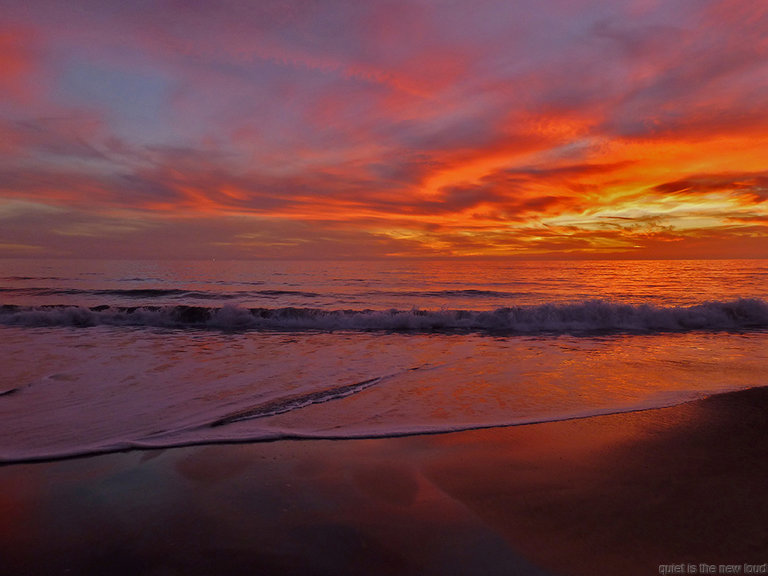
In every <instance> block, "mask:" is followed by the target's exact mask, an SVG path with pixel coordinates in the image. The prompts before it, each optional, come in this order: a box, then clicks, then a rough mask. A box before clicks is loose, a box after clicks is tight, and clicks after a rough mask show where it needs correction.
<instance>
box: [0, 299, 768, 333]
mask: <svg viewBox="0 0 768 576" xmlns="http://www.w3.org/2000/svg"><path fill="white" fill-rule="evenodd" d="M0 324H2V325H7V326H79V327H87V326H146V327H161V328H197V329H219V330H289V331H294V330H315V331H395V332H489V333H511V334H515V333H522V334H531V333H567V332H611V331H630V332H657V331H689V330H755V329H765V328H768V302H765V301H764V300H760V299H756V298H742V299H738V300H732V301H724V302H721V301H715V302H705V303H702V304H696V305H692V306H670V307H662V306H655V305H650V304H639V305H633V304H620V303H614V302H607V301H602V300H590V301H585V302H578V303H570V304H539V305H530V306H514V307H507V308H498V309H496V310H492V311H482V310H419V309H414V310H395V309H393V310H321V309H316V308H241V307H237V306H222V307H204V306H187V305H183V306H182V305H178V306H175V305H172V306H131V307H125V306H107V305H104V306H95V307H83V306H65V305H53V306H34V307H33V306H17V305H4V306H0Z"/></svg>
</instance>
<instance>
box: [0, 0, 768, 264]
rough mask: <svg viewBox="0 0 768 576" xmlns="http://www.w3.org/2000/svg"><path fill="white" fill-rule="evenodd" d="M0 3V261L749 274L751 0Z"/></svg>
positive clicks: (766, 52)
mask: <svg viewBox="0 0 768 576" xmlns="http://www.w3.org/2000/svg"><path fill="white" fill-rule="evenodd" d="M0 6H1V9H0V257H71V256H83V257H108V258H147V257H158V258H220V259H227V258H315V257H327V258H379V257H385V256H389V257H453V256H472V257H477V256H483V257H496V256H504V257H514V258H606V257H622V258H654V257H655V258H668V257H669V258H701V257H713V258H721V257H768V4H766V3H764V2H754V1H751V0H740V1H709V0H658V1H654V0H632V1H628V0H611V1H606V0H602V1H586V0H524V1H520V0H515V1H511V0H499V1H486V0H466V1H437V0H431V1H430V0H408V1H368V0H366V1H355V0H346V1H342V0H318V1H309V0H307V1H299V0H296V1H287V0H286V1H277V0H274V1H273V0H269V1H268V0H258V1H245V0H223V1H216V2H213V1H211V2H205V1H198V2H189V1H181V0H179V1H164V2H163V1H157V2H149V1H134V2H126V1H124V0H120V1H111V0H94V1H92V2H89V1H76V0H75V1H71V2H70V1H67V2H62V1H61V0H51V1H50V2H48V1H44V0H20V1H15V0H0Z"/></svg>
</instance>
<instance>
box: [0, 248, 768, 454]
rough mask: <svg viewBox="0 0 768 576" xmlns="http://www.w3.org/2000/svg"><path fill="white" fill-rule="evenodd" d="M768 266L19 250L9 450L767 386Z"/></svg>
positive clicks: (5, 310)
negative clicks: (104, 256) (179, 257)
mask: <svg viewBox="0 0 768 576" xmlns="http://www.w3.org/2000/svg"><path fill="white" fill-rule="evenodd" d="M766 280H768V261H765V260H743V261H738V260H724V261H616V262H611V261H586V262H585V261H577V262H531V261H526V262H517V261H515V262H509V261H429V262H425V261H397V262H392V261H385V262H381V261H376V262H317V261H316V262H271V261H256V262H219V261H205V262H202V261H200V262H187V261H173V262H132V261H92V260H90V261H89V260H83V261H76V260H72V261H64V260H5V261H0V362H1V363H2V369H1V371H0V462H18V461H29V460H38V459H48V458H57V457H66V456H74V455H84V454H90V453H100V452H108V451H114V450H123V449H129V448H149V447H152V448H161V447H170V446H180V445H188V444H197V443H207V442H236V441H261V440H273V439H280V438H339V439H344V438H359V437H375V436H393V435H404V434H417V433H436V432H445V431H452V430H464V429H472V428H479V427H489V426H509V425H516V424H524V423H530V422H541V421H551V420H559V419H566V418H577V417H584V416H590V415H595V414H604V413H612V412H621V411H629V410H638V409H646V408H654V407H661V406H668V405H673V404H676V403H680V402H685V401H688V400H691V399H694V398H699V397H702V396H705V395H708V394H712V393H716V392H721V391H727V390H734V389H739V388H746V387H751V386H761V385H765V384H766V372H767V371H768V288H767V287H766V286H768V282H766Z"/></svg>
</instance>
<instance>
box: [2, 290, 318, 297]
mask: <svg viewBox="0 0 768 576" xmlns="http://www.w3.org/2000/svg"><path fill="white" fill-rule="evenodd" d="M0 293H8V294H21V295H25V296H119V297H122V298H137V299H139V298H141V299H152V298H202V299H209V300H230V299H233V298H241V297H243V296H254V295H255V296H267V297H271V298H277V297H280V296H301V297H304V298H319V297H320V296H321V294H317V293H315V292H302V291H299V290H254V291H246V292H206V291H199V290H183V289H181V288H112V289H102V290H82V289H79V288H0Z"/></svg>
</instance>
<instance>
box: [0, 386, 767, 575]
mask: <svg viewBox="0 0 768 576" xmlns="http://www.w3.org/2000/svg"><path fill="white" fill-rule="evenodd" d="M766 478H768V389H764V388H760V389H752V390H746V391H741V392H735V393H731V394H725V395H720V396H716V397H712V398H709V399H706V400H702V401H698V402H693V403H689V404H685V405H681V406H676V407H673V408H665V409H660V410H651V411H646V412H636V413H631V414H620V415H610V416H600V417H594V418H588V419H583V420H573V421H568V422H558V423H548V424H536V425H529V426H518V427H512V428H503V429H491V430H481V431H473V432H462V433H454V434H443V435H435V436H420V437H409V438H394V439H377V440H354V441H352V440H349V441H302V442H298V441H293V442H274V443H261V444H242V445H223V446H203V447H193V448H181V449H173V450H166V451H147V452H140V451H135V452H127V453H121V454H111V455H105V456H98V457H91V458H81V459H75V460H65V461H59V462H49V463H40V464H18V465H9V466H3V467H0V559H1V561H0V573H1V574H14V575H24V574H157V575H168V574H184V575H195V574H329V575H330V574H334V575H339V574H414V575H415V574H505V575H508V574H532V575H534V574H542V575H543V574H551V575H587V574H590V575H595V574H597V575H602V574H626V575H634V574H637V575H641V574H659V573H660V568H659V567H660V565H674V566H675V567H677V566H681V565H682V566H681V567H682V569H683V572H682V573H692V572H690V571H689V569H688V565H689V564H691V565H696V568H697V573H701V571H700V570H699V568H700V564H702V563H707V564H709V565H713V564H714V565H719V564H738V565H739V566H741V567H742V568H743V565H744V564H751V565H761V564H763V563H765V562H768V489H767V488H766ZM676 569H677V568H673V570H676ZM716 570H717V566H716ZM673 573H674V572H673ZM715 573H717V572H715Z"/></svg>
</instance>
